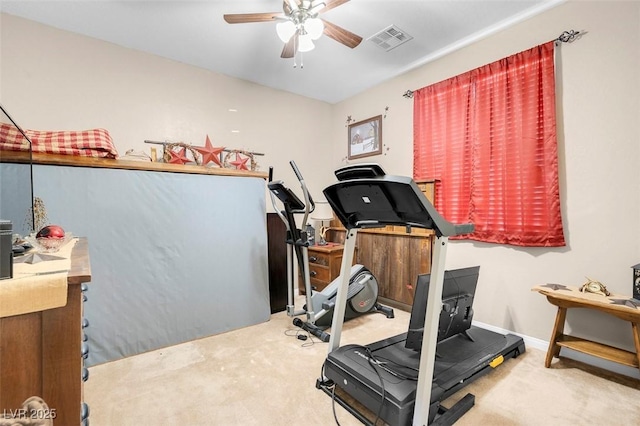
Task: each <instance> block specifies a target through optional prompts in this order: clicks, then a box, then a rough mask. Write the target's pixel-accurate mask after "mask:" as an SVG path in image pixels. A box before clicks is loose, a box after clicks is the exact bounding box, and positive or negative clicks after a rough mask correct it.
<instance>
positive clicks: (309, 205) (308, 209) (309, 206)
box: [289, 160, 316, 229]
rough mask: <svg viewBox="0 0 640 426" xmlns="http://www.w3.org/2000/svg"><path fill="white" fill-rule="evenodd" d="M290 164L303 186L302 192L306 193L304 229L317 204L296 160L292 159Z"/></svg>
mask: <svg viewBox="0 0 640 426" xmlns="http://www.w3.org/2000/svg"><path fill="white" fill-rule="evenodd" d="M289 164H290V165H291V168H292V169H293V173H295V175H296V177H297V178H298V180H299V181H300V187H301V188H302V194H303V195H304V217H303V218H302V229H304V228H306V226H307V218H308V217H309V213H312V212H313V211H314V210H315V209H316V205H315V203H314V202H313V198H311V194H309V190H308V189H307V184H306V183H304V178H303V177H302V173H300V169H298V166H297V165H296V162H295V161H293V160H291V161H289Z"/></svg>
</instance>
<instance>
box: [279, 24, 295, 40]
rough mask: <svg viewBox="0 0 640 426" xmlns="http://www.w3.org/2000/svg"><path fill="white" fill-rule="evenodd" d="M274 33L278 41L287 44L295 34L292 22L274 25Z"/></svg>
mask: <svg viewBox="0 0 640 426" xmlns="http://www.w3.org/2000/svg"><path fill="white" fill-rule="evenodd" d="M276 32H277V33H278V37H280V40H282V41H283V42H284V43H287V42H288V41H289V40H290V39H291V37H293V35H294V34H295V33H296V25H295V24H294V23H293V22H292V21H285V22H280V23H279V24H278V25H276Z"/></svg>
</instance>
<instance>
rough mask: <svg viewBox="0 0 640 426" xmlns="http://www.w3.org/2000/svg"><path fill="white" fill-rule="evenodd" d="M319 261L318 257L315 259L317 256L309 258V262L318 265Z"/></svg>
mask: <svg viewBox="0 0 640 426" xmlns="http://www.w3.org/2000/svg"><path fill="white" fill-rule="evenodd" d="M317 261H318V258H317V257H315V256H311V257H310V258H309V262H313V263H316V262H317Z"/></svg>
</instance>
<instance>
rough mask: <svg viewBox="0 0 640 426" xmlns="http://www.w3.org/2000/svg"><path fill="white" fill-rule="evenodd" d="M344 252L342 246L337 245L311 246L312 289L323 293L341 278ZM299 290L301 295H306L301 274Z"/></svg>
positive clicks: (310, 271) (310, 273)
mask: <svg viewBox="0 0 640 426" xmlns="http://www.w3.org/2000/svg"><path fill="white" fill-rule="evenodd" d="M343 250H344V246H343V245H342V244H335V243H328V244H327V245H324V246H320V245H313V246H309V276H310V278H311V288H312V289H314V290H316V291H322V290H324V288H325V287H326V286H328V285H329V284H330V283H331V282H332V281H333V280H334V279H336V278H337V277H338V276H340V266H341V265H342V252H343ZM298 290H299V292H300V294H306V291H305V288H304V280H303V279H302V277H301V276H300V274H298Z"/></svg>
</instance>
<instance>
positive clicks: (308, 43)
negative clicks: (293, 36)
mask: <svg viewBox="0 0 640 426" xmlns="http://www.w3.org/2000/svg"><path fill="white" fill-rule="evenodd" d="M315 47H316V46H315V45H314V44H313V41H312V40H311V37H310V36H309V34H303V35H300V36H298V52H310V51H312V50H313V49H314V48H315Z"/></svg>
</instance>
